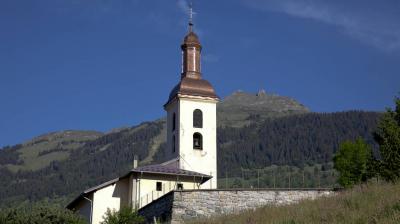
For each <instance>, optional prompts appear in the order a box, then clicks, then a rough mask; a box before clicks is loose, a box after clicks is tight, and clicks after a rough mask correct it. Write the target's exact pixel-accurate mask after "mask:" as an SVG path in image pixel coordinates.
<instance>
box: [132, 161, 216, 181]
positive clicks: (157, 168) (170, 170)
mask: <svg viewBox="0 0 400 224" xmlns="http://www.w3.org/2000/svg"><path fill="white" fill-rule="evenodd" d="M131 171H132V172H137V173H156V174H171V175H179V176H192V177H193V176H194V177H203V178H205V179H209V178H212V176H210V175H207V174H202V173H198V172H194V171H190V170H184V169H179V168H176V167H172V166H168V165H162V164H156V165H149V166H142V167H137V168H135V169H132V170H131Z"/></svg>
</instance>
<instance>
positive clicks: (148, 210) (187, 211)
mask: <svg viewBox="0 0 400 224" xmlns="http://www.w3.org/2000/svg"><path fill="white" fill-rule="evenodd" d="M333 194H334V191H333V190H332V189H244V190H231V189H228V190H222V189H221V190H217V189H211V190H183V191H172V192H170V193H168V194H166V195H164V196H163V197H161V198H159V199H157V200H155V201H153V202H152V203H150V204H148V205H146V206H145V207H143V208H141V209H140V210H139V214H140V215H142V216H144V217H145V218H146V220H147V222H148V223H152V222H153V220H154V217H156V218H157V219H158V220H161V221H162V222H166V223H171V224H178V223H184V222H185V221H187V220H191V219H194V218H203V217H210V216H216V215H222V214H231V213H238V212H240V211H243V210H248V209H256V208H258V207H262V206H265V205H286V204H292V203H296V202H298V201H300V200H303V199H315V198H318V197H322V196H330V195H333Z"/></svg>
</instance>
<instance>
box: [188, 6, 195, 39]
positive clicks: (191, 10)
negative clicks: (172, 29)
mask: <svg viewBox="0 0 400 224" xmlns="http://www.w3.org/2000/svg"><path fill="white" fill-rule="evenodd" d="M193 14H195V13H194V12H193V3H192V2H190V4H189V32H192V31H193Z"/></svg>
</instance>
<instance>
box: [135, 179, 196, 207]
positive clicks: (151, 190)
mask: <svg viewBox="0 0 400 224" xmlns="http://www.w3.org/2000/svg"><path fill="white" fill-rule="evenodd" d="M197 181H199V180H197ZM157 182H161V184H162V190H161V191H157V188H156V186H157ZM178 183H181V184H182V185H183V189H186V190H188V189H199V188H198V186H199V184H197V183H194V182H190V181H187V180H186V181H180V180H157V179H141V180H139V182H138V188H137V190H138V195H139V198H138V202H137V203H138V208H141V207H143V206H145V205H147V204H148V203H150V202H152V201H153V200H156V199H157V198H159V197H161V196H163V195H164V194H167V193H168V192H170V191H172V190H174V189H175V190H176V189H177V184H178Z"/></svg>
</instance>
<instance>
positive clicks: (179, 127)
mask: <svg viewBox="0 0 400 224" xmlns="http://www.w3.org/2000/svg"><path fill="white" fill-rule="evenodd" d="M217 102H218V101H217V100H216V99H211V98H205V97H194V96H178V98H177V99H176V100H174V101H173V102H171V103H170V104H169V105H167V106H166V110H167V118H168V121H167V129H168V131H167V138H168V139H167V145H168V147H167V153H166V154H167V157H168V158H176V157H178V158H179V168H180V169H185V170H191V171H195V172H199V173H203V174H206V175H210V176H212V177H213V178H212V179H211V180H209V181H207V182H206V183H204V184H202V185H201V188H202V189H213V188H217V139H216V138H217V111H216V103H217ZM196 109H198V110H201V112H202V123H203V125H202V128H196V127H194V126H193V112H194V111H195V110H196ZM174 114H175V122H176V123H175V130H174V129H173V126H174V124H173V122H174V118H173V117H174ZM194 133H200V134H201V136H202V149H195V148H194V146H193V134H194ZM174 138H175V146H174V144H173V143H174V140H173V139H174ZM168 155H169V156H168Z"/></svg>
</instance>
